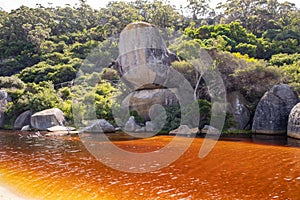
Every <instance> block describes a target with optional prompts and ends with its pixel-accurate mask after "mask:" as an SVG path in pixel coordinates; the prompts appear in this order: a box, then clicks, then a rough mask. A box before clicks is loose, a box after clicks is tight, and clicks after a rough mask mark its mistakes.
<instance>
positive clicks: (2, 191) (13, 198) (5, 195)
mask: <svg viewBox="0 0 300 200" xmlns="http://www.w3.org/2000/svg"><path fill="white" fill-rule="evenodd" d="M0 200H28V199H26V198H23V197H21V196H19V195H17V194H15V193H13V192H12V191H11V190H10V189H8V188H6V187H5V186H2V185H0Z"/></svg>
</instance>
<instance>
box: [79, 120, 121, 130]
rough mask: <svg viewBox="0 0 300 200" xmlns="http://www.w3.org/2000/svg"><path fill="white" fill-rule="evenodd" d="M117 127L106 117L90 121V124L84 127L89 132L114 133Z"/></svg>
mask: <svg viewBox="0 0 300 200" xmlns="http://www.w3.org/2000/svg"><path fill="white" fill-rule="evenodd" d="M115 131H116V129H115V127H114V126H113V125H111V124H110V123H109V122H108V121H106V120H105V119H96V120H92V121H91V122H90V125H89V126H88V127H86V128H84V131H83V132H87V133H114V132H115Z"/></svg>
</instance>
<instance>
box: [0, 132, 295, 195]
mask: <svg viewBox="0 0 300 200" xmlns="http://www.w3.org/2000/svg"><path fill="white" fill-rule="evenodd" d="M172 139H173V137H170V136H157V137H153V138H147V139H139V140H127V141H115V142H114V143H115V144H116V145H117V146H119V147H121V148H123V149H125V150H128V151H132V152H148V151H154V150H156V149H158V148H162V147H163V146H165V145H166V144H168V143H169V142H170V141H171V140H172ZM187 139H188V138H180V140H182V141H184V140H187ZM202 142H203V139H201V138H196V139H194V141H193V143H192V145H191V146H190V148H189V149H188V150H187V152H186V153H185V154H184V155H183V156H181V157H180V158H179V159H178V160H177V161H176V162H174V163H172V164H171V165H169V166H168V167H166V168H163V169H160V170H157V171H153V172H149V173H142V174H133V173H124V172H121V171H117V170H113V169H111V168H109V167H107V166H105V165H103V164H102V163H100V162H98V161H97V160H96V159H95V158H94V157H93V156H92V155H91V154H89V152H88V151H87V150H86V149H85V147H84V146H83V145H82V143H81V141H80V140H79V138H77V137H65V138H26V137H19V136H18V135H17V134H16V133H15V132H14V133H10V132H0V173H1V178H0V180H1V181H2V183H5V184H6V185H9V186H10V187H12V188H14V189H15V190H17V191H18V192H20V193H22V194H24V195H26V196H29V197H32V198H35V199H65V200H68V199H70V200H71V199H72V200H73V199H76V200H81V199H82V200H83V199H84V200H90V199H101V200H102V199H122V200H126V199H141V200H142V199H143V200H144V199H197V200H198V199H272V198H277V199H299V196H300V166H299V163H300V148H296V147H289V146H274V145H261V144H253V143H249V142H230V141H219V142H218V143H217V145H216V146H215V148H214V149H213V150H212V152H211V153H210V154H209V155H208V156H207V157H205V158H203V159H200V158H198V153H199V149H200V147H201V144H202ZM133 162H134V161H133Z"/></svg>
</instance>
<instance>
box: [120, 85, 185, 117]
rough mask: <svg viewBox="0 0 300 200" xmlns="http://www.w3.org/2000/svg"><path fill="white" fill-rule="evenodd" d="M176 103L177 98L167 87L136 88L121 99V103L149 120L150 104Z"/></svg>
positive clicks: (165, 104)
mask: <svg viewBox="0 0 300 200" xmlns="http://www.w3.org/2000/svg"><path fill="white" fill-rule="evenodd" d="M155 104H158V105H162V106H167V105H177V104H179V103H178V99H177V97H176V95H175V94H174V93H172V91H171V90H169V89H153V90H138V91H135V92H132V93H131V94H129V95H128V96H127V97H126V99H124V101H123V105H124V106H127V107H129V110H135V111H137V112H138V114H139V115H140V116H141V117H143V118H144V119H145V120H150V116H149V110H150V108H151V106H153V105H155Z"/></svg>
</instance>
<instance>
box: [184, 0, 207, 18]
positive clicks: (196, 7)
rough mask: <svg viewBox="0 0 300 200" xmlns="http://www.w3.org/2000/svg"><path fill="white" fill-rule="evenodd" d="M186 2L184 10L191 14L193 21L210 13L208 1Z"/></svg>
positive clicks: (190, 0) (191, 0)
mask: <svg viewBox="0 0 300 200" xmlns="http://www.w3.org/2000/svg"><path fill="white" fill-rule="evenodd" d="M187 2H188V5H187V6H186V8H187V9H188V10H189V11H190V12H191V15H192V19H193V20H197V19H199V18H201V17H205V15H207V14H208V13H209V11H210V7H209V2H210V0H187Z"/></svg>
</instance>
